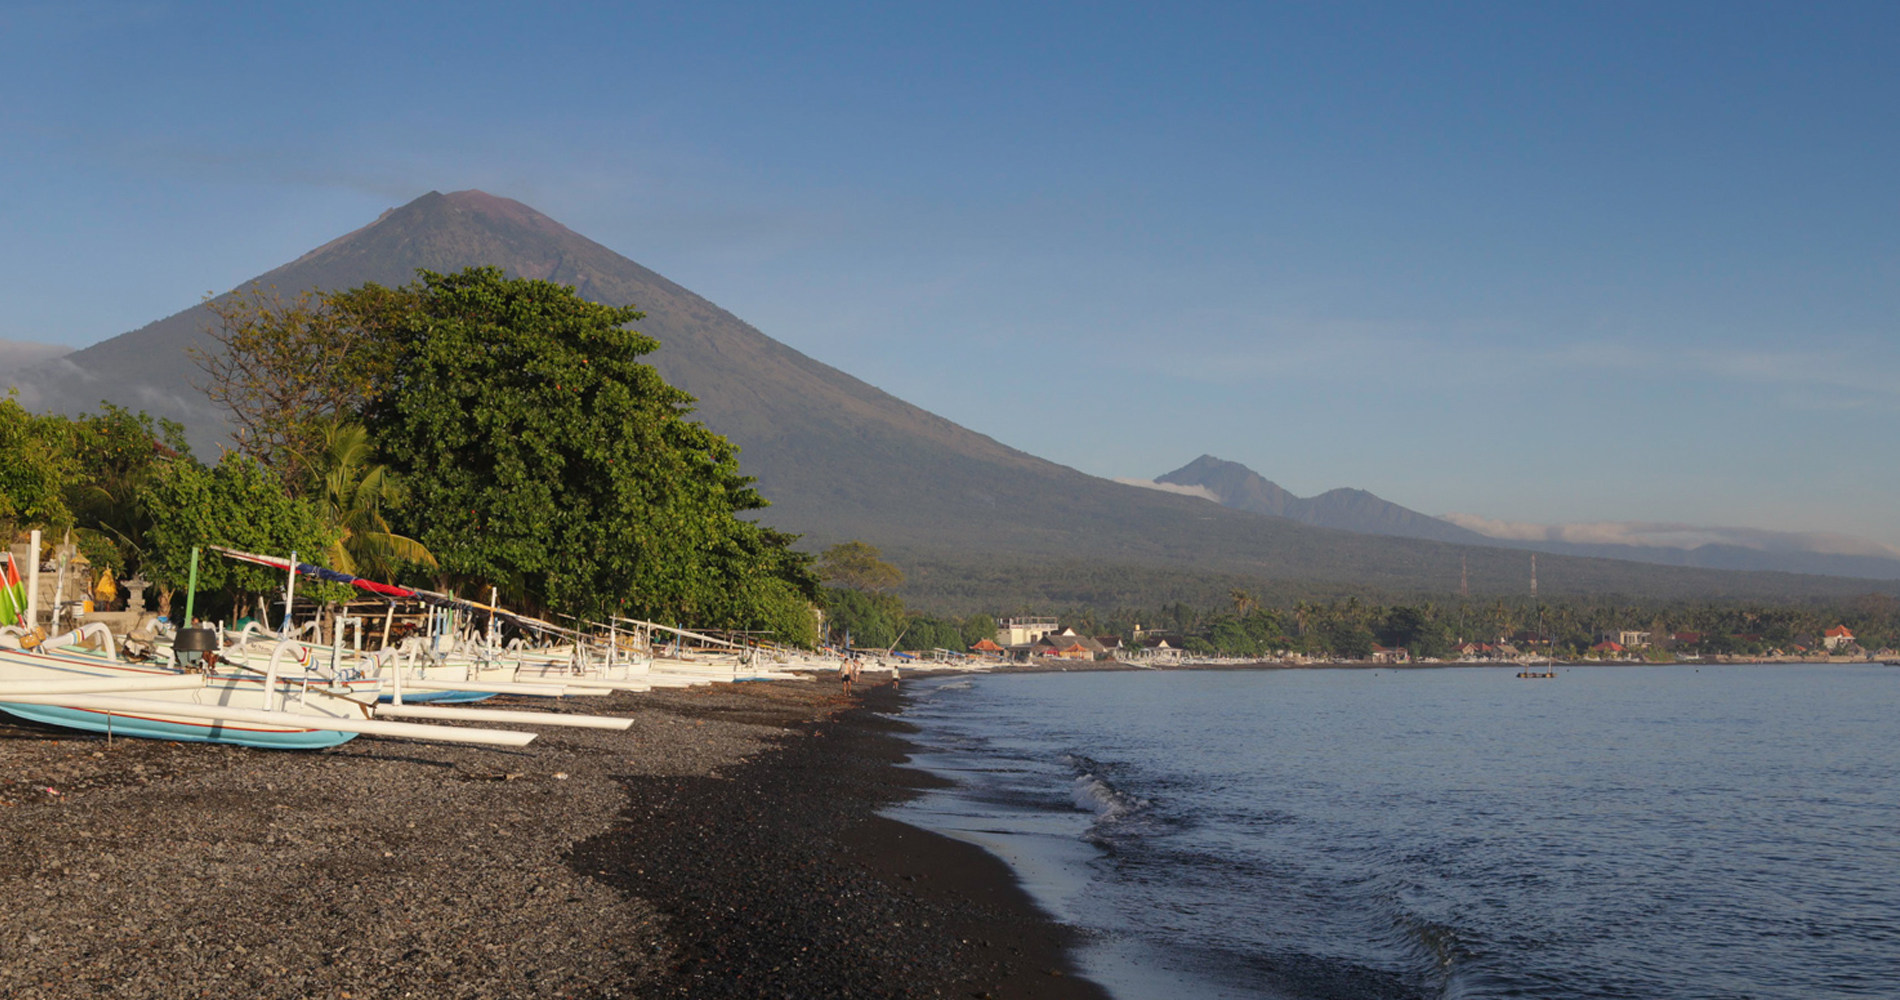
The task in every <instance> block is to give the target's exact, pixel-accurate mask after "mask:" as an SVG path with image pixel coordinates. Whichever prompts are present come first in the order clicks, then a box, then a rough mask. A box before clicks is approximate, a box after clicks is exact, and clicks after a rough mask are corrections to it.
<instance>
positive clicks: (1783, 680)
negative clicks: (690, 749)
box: [893, 665, 1900, 1000]
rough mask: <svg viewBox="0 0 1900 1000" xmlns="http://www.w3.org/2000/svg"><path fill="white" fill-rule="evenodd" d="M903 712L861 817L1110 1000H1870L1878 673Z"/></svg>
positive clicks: (1877, 838)
mask: <svg viewBox="0 0 1900 1000" xmlns="http://www.w3.org/2000/svg"><path fill="white" fill-rule="evenodd" d="M1513 673H1514V671H1513V670H1510V669H1479V668H1470V669H1466V668H1454V669H1411V670H1403V671H1394V670H1391V669H1380V670H1377V671H1374V670H1362V669H1340V670H1271V671H1235V672H1167V673H1156V672H1141V673H1070V674H1015V675H995V676H972V677H956V678H937V679H932V680H928V681H921V680H920V681H915V682H909V683H907V685H906V686H907V687H909V688H910V689H911V693H912V694H913V695H914V696H916V700H915V702H914V703H913V705H912V706H911V708H910V709H908V710H907V712H906V714H905V718H906V719H907V720H908V721H910V722H913V723H915V724H917V725H918V726H920V727H922V733H921V735H920V736H919V737H918V739H919V742H920V744H921V747H922V748H923V749H922V750H921V752H919V753H918V754H917V755H916V756H915V757H914V758H913V763H914V764H915V765H916V766H920V767H924V768H927V769H929V770H932V771H936V772H938V773H940V774H943V775H945V776H947V777H949V778H952V779H953V780H955V781H956V783H957V787H956V788H955V789H953V790H949V791H944V792H939V793H933V794H931V795H928V796H926V797H924V798H922V799H919V800H917V801H915V802H912V803H908V804H906V805H904V806H901V807H899V808H898V809H896V810H894V811H893V815H895V816H896V817H897V818H899V819H902V820H905V821H906V822H910V823H914V824H917V825H920V826H925V827H929V828H931V829H935V830H939V831H942V832H945V833H948V834H951V835H952V836H956V837H960V838H963V839H967V840H970V841H974V842H976V843H979V844H982V845H984V846H986V847H988V848H990V849H991V850H993V851H995V852H996V853H997V854H999V855H1001V856H1002V857H1003V858H1004V859H1005V860H1007V861H1009V862H1010V864H1011V865H1012V866H1014V867H1015V869H1016V870H1017V872H1018V873H1019V875H1021V876H1022V878H1023V880H1024V882H1025V884H1026V885H1027V886H1028V887H1029V888H1030V890H1031V891H1032V892H1033V893H1034V894H1035V895H1036V896H1037V898H1038V899H1039V900H1040V901H1041V902H1042V903H1043V905H1044V906H1045V907H1046V908H1047V909H1049V910H1050V911H1051V912H1053V913H1054V914H1055V915H1056V916H1058V917H1059V918H1061V919H1063V920H1065V921H1067V922H1070V923H1072V924H1075V925H1076V926H1078V927H1080V928H1082V929H1083V930H1084V932H1085V935H1086V938H1087V940H1088V942H1089V943H1088V944H1087V946H1086V947H1085V948H1084V950H1083V953H1082V955H1081V956H1080V957H1081V960H1082V964H1083V967H1084V969H1085V971H1087V972H1088V973H1089V974H1090V975H1091V976H1092V977H1093V978H1095V979H1097V980H1098V981H1100V982H1102V983H1103V984H1104V985H1105V986H1107V987H1108V988H1109V989H1110V990H1111V991H1112V992H1113V993H1114V994H1115V995H1116V996H1117V997H1118V998H1122V1000H1149V998H1157V1000H1158V998H1177V997H1233V998H1254V997H1284V998H1307V997H1314V998H1319V997H1325V998H1335V997H1343V998H1353V997H1381V998H1384V997H1393V998H1408V997H1537V998H1551V1000H1562V998H1585V997H1589V998H1596V997H1605V998H1610V997H1614V998H1642V1000H1650V998H1676V997H1683V998H1690V997H1693V998H1743V997H1747V998H1786V1000H1827V998H1836V997H1840V998H1846V997H1900V774H1896V765H1897V764H1900V746H1897V745H1896V737H1897V736H1900V669H1895V668H1889V667H1879V666H1854V667H1842V666H1748V667H1739V666H1738V667H1716V666H1703V667H1700V668H1698V667H1694V666H1682V665H1677V666H1668V667H1627V668H1614V667H1597V668H1574V669H1565V670H1563V671H1562V673H1561V676H1560V677H1559V678H1558V679H1557V680H1554V681H1552V680H1519V679H1517V678H1516V677H1514V676H1512V675H1513Z"/></svg>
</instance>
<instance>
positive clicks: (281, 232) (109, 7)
mask: <svg viewBox="0 0 1900 1000" xmlns="http://www.w3.org/2000/svg"><path fill="white" fill-rule="evenodd" d="M1897 27H1900V7H1895V6H1893V5H1891V4H1811V5H1804V4H1772V5H1771V4H1746V3H1716V4H1660V3H1640V4H1636V3H1632V4H1614V3H1590V4H1581V3H1579V4H1554V3H1553V4H1520V3H1508V4H1495V5H1467V4H1447V5H1427V4H1416V3H1407V4H1353V3H1325V4H1318V3H1315V4H1245V5H1193V4H1175V5H1165V6H1164V5H1127V6H1117V5H1108V4H1087V5H1084V4H1071V5H1055V4H1025V3H1010V4H995V5H984V4H976V3H965V4H956V5H935V6H923V5H886V4H877V5H872V4H863V5H851V4H808V5H787V4H759V5H742V4H695V5H690V6H689V5H680V4H653V5H643V4H633V3H622V4H612V5H599V6H588V5H560V4H544V5H483V4H456V5H446V4H445V5H427V4H405V5H395V6H393V7H392V5H387V4H362V5H351V4H325V5H313V6H311V7H309V8H308V9H304V10H283V11H277V10H265V9H263V8H262V7H260V6H259V5H250V4H245V5H239V4H232V5H223V6H221V5H212V4H184V3H141V2H135V3H111V2H99V3H63V4H57V5H55V4H25V5H22V4H16V3H10V2H5V0H0V234H4V239H0V301H3V302H4V303H5V305H6V308H5V309H4V310H0V339H8V340H28V341H46V342H56V343H66V344H71V345H75V346H83V345H85V344H89V343H92V342H95V341H97V340H100V339H103V338H105V337H108V336H112V335H115V334H117V333H121V332H124V331H125V330H127V329H130V328H133V327H136V326H139V325H142V324H143V323H145V322H148V321H150V320H152V319H156V318H159V317H161V316H163V315H167V314H169V313H171V312H174V311H176V310H178V309H180V308H183V307H185V306H188V305H190V304H192V303H194V302H195V301H197V299H198V298H199V296H200V295H202V294H203V293H204V292H206V291H210V290H223V289H226V288H229V287H231V286H232V285H234V284H236V283H237V282H239V281H241V280H243V279H245V278H247V277H250V276H253V275H255V274H257V273H259V272H261V271H264V270H266V269H268V268H270V267H274V266H276V265H278V264H281V263H283V262H285V261H287V260H289V259H291V258H293V257H295V256H297V255H299V254H301V253H303V252H304V251H306V250H309V249H311V248H312V247H314V246H316V245H317V244H319V243H321V242H323V241H325V240H328V239H330V238H333V237H335V236H337V235H340V234H341V233H343V232H345V231H347V230H350V229H353V228H356V227H357V226H360V225H362V224H364V223H366V222H367V221H369V220H370V219H373V218H374V217H375V215H376V214H377V213H378V212H380V211H382V210H383V209H385V208H388V207H390V206H393V205H397V204H401V203H402V202H405V201H408V200H409V199H411V198H413V197H415V196H416V195H419V194H421V193H423V192H425V191H428V190H431V189H434V190H441V191H452V190H459V189H464V188H471V187H473V188H481V189H483V190H487V191H490V192H493V193H496V194H502V195H507V196H510V197H514V198H518V199H521V200H522V201H525V202H527V203H529V204H531V205H533V206H535V207H537V208H539V209H541V210H542V211H545V212H547V213H548V214H550V215H552V216H554V217H555V218H557V219H559V220H561V221H562V222H565V223H566V224H568V225H569V226H571V227H572V228H574V229H576V230H578V231H580V232H582V233H585V234H587V235H589V236H591V237H593V238H594V239H596V240H598V241H600V242H602V243H604V244H606V245H608V246H609V247H612V248H614V249H615V250H618V251H620V252H621V253H623V254H626V255H627V256H629V257H632V258H634V259H635V260H638V261H640V262H641V263H643V264H646V265H647V266H649V267H652V268H654V269H655V270H658V271H660V272H661V273H663V274H665V275H667V276H668V277H671V278H673V279H675V280H677V281H679V282H681V283H682V284H685V285H687V286H688V287H690V288H692V289H694V290H695V291H698V292H700V293H701V294H704V295H706V296H707V297H709V298H711V299H713V300H714V301H716V302H718V303H720V304H721V305H724V306H726V307H727V308H729V309H731V310H732V311H733V312H735V313H737V314H738V315H739V316H741V317H742V318H744V319H746V320H748V321H750V322H752V323H754V324H755V325H757V326H758V327H759V328H760V329H762V330H764V331H765V332H766V333H768V334H770V335H772V336H774V337H777V338H778V339H780V340H783V341H785V342H787V343H789V344H791V345H792V346H794V347H797V348H799V349H800V350H803V351H805V352H806V353H809V354H811V355H813V356H815V357H817V358H819V359H821V360H824V361H827V362H829V363H831V364H834V365H837V366H838V367H841V368H843V369H845V370H847V371H850V372H851V373H853V374H855V375H858V376H859V377H861V378H864V379H866V380H867V381H870V382H872V383H874V384H876V385H878V386H880V387H882V388H884V389H887V390H889V391H891V392H893V393H895V394H897V395H899V396H901V397H903V398H906V399H908V400H910V401H912V402H915V403H917V404H919V405H921V406H924V407H926V408H928V409H931V410H934V411H936V412H938V413H941V414H943V415H945V416H947V417H950V418H951V419H954V420H957V421H958V422H960V423H963V424H965V425H967V426H969V427H972V428H975V429H977V430H979V431H982V432H985V433H988V434H990V435H992V436H994V437H997V438H999V439H1001V440H1003V441H1005V442H1007V443H1009V444H1012V445H1015V446H1017V447H1021V448H1024V449H1026V450H1028V451H1031V452H1034V453H1037V454H1040V455H1043V456H1045V457H1048V458H1051V459H1054V460H1056V461H1060V462H1063V463H1066V464H1069V465H1073V466H1075V467H1077V468H1080V469H1083V470H1084V471H1088V472H1092V473H1097V474H1100V475H1105V476H1144V477H1145V476H1154V475H1158V474H1161V473H1163V472H1166V471H1168V470H1170V469H1173V468H1175V467H1177V466H1179V465H1182V464H1184V463H1186V462H1187V461H1189V460H1190V459H1192V458H1194V457H1195V456H1197V455H1199V454H1201V453H1203V452H1211V453H1213V454H1216V455H1219V456H1221V457H1223V458H1229V459H1233V460H1236V461H1241V462H1244V463H1246V464H1247V465H1249V466H1252V467H1253V468H1255V469H1257V470H1259V471H1260V472H1261V473H1263V474H1264V475H1266V476H1267V477H1268V478H1271V479H1274V480H1276V481H1278V482H1279V483H1281V484H1282V485H1284V486H1286V487H1287V488H1289V489H1291V490H1293V491H1294V492H1296V493H1300V494H1302V495H1311V494H1312V493H1316V492H1319V491H1321V490H1324V489H1328V488H1331V487H1336V486H1358V487H1362V488H1366V489H1370V490H1372V491H1374V492H1376V493H1378V494H1380V495H1382V496H1385V497H1387V498H1389V499H1392V500H1395V501H1398V502H1400V503H1403V504H1406V505H1407V506H1410V507H1413V508H1415V509H1418V510H1422V511H1425V512H1428V513H1447V512H1453V511H1457V512H1465V513H1471V514H1477V515H1482V516H1484V517H1487V518H1495V519H1501V520H1512V521H1533V522H1604V521H1668V522H1682V523H1687V524H1696V525H1734V526H1746V527H1754V528H1769V529H1780V530H1791V531H1829V532H1840V533H1845V534H1851V535H1856V536H1860V537H1864V538H1870V539H1876V540H1879V541H1883V542H1886V543H1889V544H1900V519H1896V518H1895V517H1894V511H1895V504H1894V501H1893V499H1892V498H1893V497H1895V496H1900V462H1896V458H1900V447H1897V446H1896V445H1895V443H1894V438H1895V435H1894V432H1895V430H1896V429H1897V428H1900V329H1896V324H1897V322H1900V310H1896V306H1900V225H1896V223H1897V222H1900V218H1896V216H1897V215H1900V212H1897V211H1896V209H1900V186H1896V184H1895V183H1894V177H1895V173H1894V168H1895V164H1896V163H1897V162H1900V157H1897V156H1896V153H1900V148H1897V147H1900V143H1897V142H1896V138H1897V136H1896V120H1897V119H1896V116H1895V114H1894V113H1893V109H1894V108H1895V107H1896V106H1900V100H1896V98H1900V69H1896V66H1897V65H1900V61H1896V60H1894V59H1893V58H1892V55H1891V54H1892V52H1893V51H1895V49H1896V43H1900V32H1896V28H1897ZM108 276H109V278H108Z"/></svg>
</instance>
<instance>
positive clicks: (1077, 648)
mask: <svg viewBox="0 0 1900 1000" xmlns="http://www.w3.org/2000/svg"><path fill="white" fill-rule="evenodd" d="M1032 652H1033V655H1035V656H1042V657H1054V658H1057V659H1063V660H1093V659H1095V658H1096V656H1098V655H1106V654H1107V653H1108V650H1107V648H1105V647H1104V646H1103V645H1102V644H1101V643H1099V642H1097V641H1095V639H1094V638H1092V637H1090V636H1086V635H1082V634H1080V633H1078V632H1076V630H1075V629H1072V628H1064V629H1060V630H1058V631H1055V632H1051V633H1049V634H1048V635H1045V636H1043V637H1041V638H1040V639H1037V640H1036V641H1035V642H1034V643H1033V644H1032Z"/></svg>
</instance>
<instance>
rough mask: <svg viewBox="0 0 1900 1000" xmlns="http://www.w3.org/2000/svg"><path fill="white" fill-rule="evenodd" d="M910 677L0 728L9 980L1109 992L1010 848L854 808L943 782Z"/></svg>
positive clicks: (874, 806) (476, 994)
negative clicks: (485, 744) (453, 733)
mask: <svg viewBox="0 0 1900 1000" xmlns="http://www.w3.org/2000/svg"><path fill="white" fill-rule="evenodd" d="M901 697H902V694H901V692H899V691H897V690H894V689H893V688H892V687H891V686H890V685H889V684H885V683H875V684H871V685H867V686H866V687H864V688H861V689H860V691H859V693H858V694H857V695H856V696H855V697H853V698H851V699H848V700H847V699H844V698H842V697H841V696H839V695H838V693H837V689H836V688H834V687H832V686H831V685H830V684H829V683H827V681H826V680H825V679H823V678H821V679H819V680H817V681H813V682H797V681H787V682H773V683H753V684H744V685H720V686H717V687H711V688H692V689H686V690H683V691H677V692H664V693H661V692H654V693H647V694H635V695H626V694H623V695H617V696H614V697H613V698H611V699H601V700H595V699H589V700H588V701H587V702H584V703H577V704H574V705H572V706H567V705H561V704H558V703H557V704H555V705H554V706H552V707H553V709H554V710H556V711H559V710H563V709H567V710H571V711H584V712H590V713H600V714H615V715H625V716H628V717H630V718H632V719H633V720H634V726H633V728H632V729H630V730H628V731H626V732H602V731H593V730H557V731H549V732H546V733H544V734H543V735H542V736H541V737H540V738H539V739H537V740H536V741H535V743H534V744H531V745H530V746H528V747H526V748H523V749H521V750H509V751H496V750H485V749H476V748H470V747H463V746H445V745H436V744H421V743H407V742H400V741H380V740H372V739H366V738H365V739H357V740H352V741H350V742H349V743H345V744H343V745H342V746H340V747H337V748H335V749H333V750H328V751H318V752H290V751H266V750H251V749H246V748H240V747H229V746H219V745H208V744H180V743H171V742H165V741H156V740H134V739H118V740H115V741H112V742H111V743H108V742H107V741H106V740H105V739H104V738H102V737H92V736H88V735H86V734H80V733H70V732H64V731H59V730H53V729H46V728H41V727H36V726H32V725H30V724H17V725H16V724H13V723H12V722H11V717H0V898H4V899H5V900H6V901H7V902H6V904H5V908H6V914H7V919H6V920H5V921H0V953H4V954H6V955H7V961H6V962H5V963H0V995H5V996H8V997H14V998H22V1000H28V998H32V1000H42V998H43V1000H53V998H69V997H85V996H108V995H109V996H112V997H119V998H145V997H149V998H153V1000H158V998H172V997H193V996H210V995H226V996H229V995H239V996H246V997H258V998H276V997H283V998H293V997H294V998H303V997H333V998H338V997H346V996H347V997H349V998H351V1000H365V998H379V1000H380V998H397V997H418V996H428V997H458V998H459V997H467V998H491V997H492V998H513V997H602V998H620V997H676V996H688V995H690V996H694V997H700V996H707V997H720V996H729V997H761V996H770V997H778V996H797V997H806V996H837V997H846V996H851V997H865V996H900V997H938V996H945V997H992V998H996V1000H1017V998H1027V997H1049V998H1054V1000H1071V998H1072V1000H1106V998H1107V993H1106V992H1105V991H1103V990H1102V989H1101V988H1100V987H1099V986H1097V985H1096V984H1095V983H1093V982H1090V981H1088V980H1086V979H1083V978H1081V977H1080V976H1079V975H1077V973H1076V970H1075V967H1074V966H1073V965H1072V964H1071V963H1070V960H1069V958H1068V949H1069V946H1070V945H1071V944H1072V943H1073V938H1072V932H1071V931H1070V930H1069V929H1068V928H1066V927H1064V926H1062V925H1060V924H1058V923H1056V922H1055V921H1054V920H1052V919H1051V918H1049V917H1048V916H1047V915H1046V914H1044V913H1043V912H1042V911H1041V910H1039V909H1038V908H1037V907H1036V905H1035V904H1034V903H1033V901H1031V899H1030V898H1029V896H1028V894H1027V893H1026V892H1025V891H1024V890H1023V889H1022V888H1021V886H1020V884H1019V883H1018V882H1017V880H1016V878H1015V876H1014V874H1013V873H1012V872H1011V871H1010V870H1009V868H1008V866H1007V865H1006V864H1005V863H1004V862H1002V861H1001V860H1000V859H998V858H996V857H994V856H993V855H990V854H989V853H988V852H986V851H983V850H982V849H980V848H978V847H975V846H973V845H970V844H966V843H963V842H961V841H956V840H952V839H950V838H946V837H941V836H939V835H937V834H934V833H930V832H929V831H926V830H923V829H920V828H916V827H911V826H908V825H906V824H902V823H898V822H896V821H893V820H889V819H885V818H883V817H881V816H878V815H876V810H878V809H879V808H881V807H882V806H884V805H886V804H889V803H892V802H895V801H898V800H899V799H901V798H903V797H906V796H909V795H912V794H915V793H916V791H917V790H918V789H920V788H923V787H929V786H930V785H931V784H932V783H934V782H935V780H936V779H934V778H932V777H931V776H929V775H927V774H925V773H924V772H921V771H917V770H913V769H910V768H906V767H903V766H902V761H903V759H904V757H905V754H906V751H907V749H908V745H907V744H906V743H905V742H904V740H903V738H902V734H903V732H904V731H905V730H906V729H907V727H906V726H905V725H904V724H903V723H902V722H900V721H896V720H893V719H890V718H888V717H886V716H884V715H881V714H879V713H880V712H890V711H893V710H895V709H896V708H898V707H899V706H900V705H901V704H902V702H901ZM507 703H508V699H497V702H496V704H497V705H501V704H507ZM536 707H541V708H548V707H550V706H548V704H547V703H546V702H543V701H538V700H537V704H536Z"/></svg>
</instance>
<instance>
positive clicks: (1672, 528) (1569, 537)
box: [1440, 513, 1900, 559]
mask: <svg viewBox="0 0 1900 1000" xmlns="http://www.w3.org/2000/svg"><path fill="white" fill-rule="evenodd" d="M1440 517H1442V518H1443V519H1444V520H1447V521H1450V522H1451V523H1453V524H1455V525H1458V526H1459V527H1461V528H1466V529H1469V530H1471V531H1475V532H1477V533H1479V534H1481V535H1487V536H1489V537H1491V538H1500V539H1506V540H1509V541H1517V542H1570V543H1573V544H1578V545H1638V546H1653V547H1658V548H1670V549H1693V548H1698V547H1700V546H1703V545H1735V546H1740V547H1742V548H1749V549H1755V550H1758V551H1762V552H1808V553H1815V554H1821V555H1839V556H1882V557H1885V558H1890V559H1900V547H1896V546H1892V545H1887V544H1884V543H1881V542H1874V541H1869V540H1867V539H1864V538H1853V537H1850V536H1847V535H1836V534H1828V533H1825V532H1796V531H1769V530H1766V529H1762V528H1724V527H1709V526H1706V525H1694V524H1678V523H1670V522H1657V521H1590V522H1578V523H1571V524H1535V523H1532V522H1529V521H1503V520H1497V519H1494V518H1488V517H1482V516H1479V515H1477V514H1457V513H1454V514H1442V515H1440Z"/></svg>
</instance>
